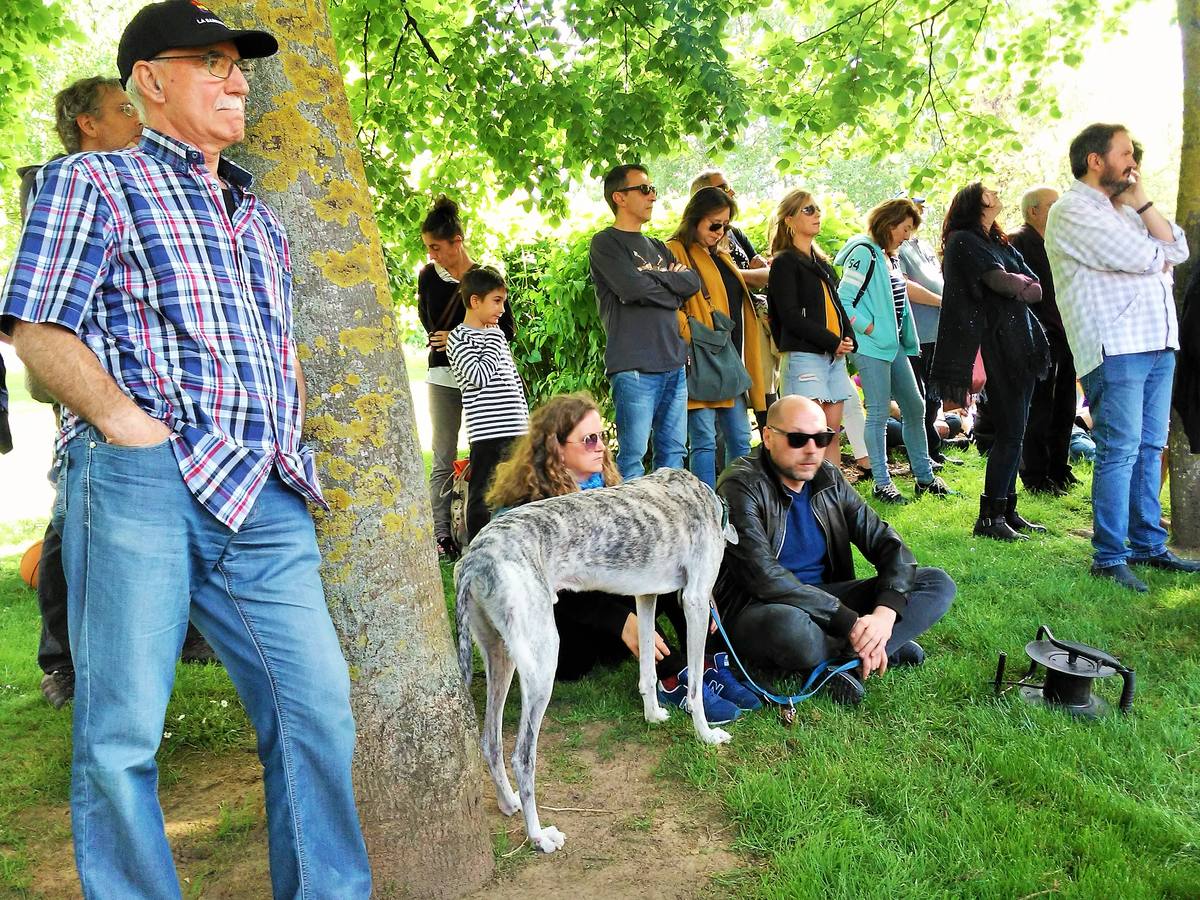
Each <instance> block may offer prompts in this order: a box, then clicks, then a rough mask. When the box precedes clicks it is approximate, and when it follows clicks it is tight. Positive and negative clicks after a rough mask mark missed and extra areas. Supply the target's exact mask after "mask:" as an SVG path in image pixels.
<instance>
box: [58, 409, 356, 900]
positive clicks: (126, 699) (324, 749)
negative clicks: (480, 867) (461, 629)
mask: <svg viewBox="0 0 1200 900" xmlns="http://www.w3.org/2000/svg"><path fill="white" fill-rule="evenodd" d="M66 479H67V481H66V517H65V522H64V533H63V561H64V565H65V569H66V572H67V583H68V586H69V587H68V612H69V619H70V635H71V648H72V650H73V653H74V658H75V710H74V725H73V727H74V755H73V759H72V766H71V827H72V832H73V835H74V840H75V862H76V865H77V866H78V869H79V878H80V881H81V883H82V885H83V891H84V895H85V896H86V897H89V898H93V897H94V898H109V897H121V898H131V900H132V898H138V900H141V898H172V900H174V898H178V897H179V896H180V891H179V882H178V879H177V877H176V874H175V866H174V864H173V862H172V859H171V850H170V847H169V846H168V845H167V838H166V834H165V833H164V830H163V816H162V810H161V809H160V807H159V804H158V795H157V788H158V769H157V766H156V765H155V759H154V757H155V752H156V751H157V750H158V746H159V743H160V741H161V740H162V737H163V720H164V717H165V715H166V710H167V701H168V699H169V698H170V696H171V689H172V686H173V684H174V681H175V660H176V658H177V657H178V656H179V650H180V647H181V646H182V644H183V638H184V632H185V631H186V630H187V622H188V614H189V608H190V613H191V616H192V618H193V619H194V621H195V622H196V624H197V625H198V626H199V628H200V630H201V632H202V633H203V634H204V636H205V637H206V638H207V639H208V642H209V643H210V644H211V645H212V647H213V649H214V650H215V651H216V653H217V655H218V657H220V659H221V661H222V662H223V663H224V664H225V668H226V670H227V671H228V673H229V676H230V678H231V679H232V680H233V683H234V685H235V686H236V687H237V690H238V694H239V695H240V696H241V698H242V702H243V704H244V706H245V708H246V712H247V713H248V715H249V716H250V719H251V721H252V722H253V723H254V727H255V730H256V732H257V735H258V755H259V759H260V760H261V761H262V764H263V782H264V788H265V794H266V805H267V828H268V843H269V855H270V863H271V882H272V886H273V892H274V896H275V897H289V898H291V897H314V898H315V897H355V898H358V897H366V896H368V895H369V893H370V890H371V873H370V868H369V865H368V862H367V855H366V847H365V845H364V843H363V838H362V833H361V831H360V829H359V823H358V816H357V813H356V811H355V806H354V796H353V790H352V785H351V781H350V762H351V757H352V756H353V752H354V720H353V718H352V717H351V713H350V696H349V695H350V679H349V673H348V672H347V668H346V662H345V659H344V658H343V656H342V652H341V647H340V646H339V644H338V639H337V635H336V633H335V632H334V629H333V624H332V622H331V621H330V618H329V611H328V609H327V607H326V605H325V598H324V594H323V591H322V588H321V581H320V578H319V576H318V573H317V567H318V565H319V564H320V556H319V554H318V551H317V543H316V535H315V532H314V530H313V523H312V517H311V516H310V515H309V512H308V509H307V507H306V506H305V503H304V501H303V500H302V499H301V497H300V496H299V495H298V494H296V493H295V492H294V491H292V490H290V489H289V488H287V487H286V486H285V485H284V483H283V482H282V481H281V480H280V479H279V478H278V476H276V475H272V476H271V477H270V479H269V480H268V481H267V483H266V485H265V486H264V488H263V490H262V493H261V494H260V495H259V497H258V499H257V500H256V502H255V504H254V508H253V510H252V511H251V513H250V515H249V517H248V518H247V519H246V521H245V524H243V526H242V528H241V530H240V531H238V532H236V533H234V532H232V531H230V530H229V529H228V528H227V527H225V526H224V525H222V524H221V523H219V522H218V521H217V520H216V519H215V518H213V516H212V515H211V514H210V513H209V512H208V511H207V510H206V509H205V508H204V507H203V506H201V505H200V503H199V502H198V501H197V500H196V499H195V498H194V497H193V496H192V494H191V493H190V492H189V491H188V489H187V487H186V486H185V485H184V483H183V478H182V476H181V475H180V472H179V465H178V463H177V462H176V460H175V455H174V453H173V452H172V450H171V447H170V444H169V443H168V441H164V442H163V443H161V444H157V445H154V446H151V447H145V448H129V447H118V446H115V445H111V444H107V443H105V442H104V439H103V438H102V437H101V436H100V435H99V433H97V432H96V431H94V430H92V429H89V430H88V431H87V432H84V433H83V434H81V435H80V436H79V437H77V438H75V439H74V440H73V441H72V442H71V443H70V445H69V446H68V448H67V470H66ZM93 650H94V651H96V655H95V657H94V658H93V656H92V651H93Z"/></svg>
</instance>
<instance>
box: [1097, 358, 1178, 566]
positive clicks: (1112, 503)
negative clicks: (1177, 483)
mask: <svg viewBox="0 0 1200 900" xmlns="http://www.w3.org/2000/svg"><path fill="white" fill-rule="evenodd" d="M1174 374H1175V351H1173V350H1157V351H1153V352H1150V353H1123V354H1121V355H1120V356H1105V357H1104V360H1103V362H1101V363H1100V365H1099V366H1098V367H1097V368H1095V369H1093V370H1092V371H1090V372H1088V373H1087V374H1086V375H1084V376H1083V377H1082V378H1080V381H1081V382H1082V384H1083V391H1084V393H1085V394H1086V395H1087V400H1088V406H1089V407H1090V408H1091V411H1092V422H1093V426H1092V437H1093V438H1094V439H1095V441H1096V465H1095V468H1094V469H1093V470H1092V520H1093V521H1092V531H1093V537H1092V549H1093V555H1092V559H1093V562H1095V564H1096V566H1097V567H1098V568H1107V567H1109V566H1119V565H1122V564H1124V563H1125V562H1126V561H1127V560H1128V559H1129V558H1130V556H1133V557H1135V558H1146V557H1149V556H1157V555H1158V554H1160V553H1162V552H1163V551H1164V550H1165V549H1166V546H1167V532H1166V529H1164V528H1163V527H1162V525H1161V524H1160V523H1161V519H1162V504H1161V503H1160V502H1159V499H1158V495H1159V491H1160V490H1161V489H1162V470H1161V468H1160V466H1161V461H1162V450H1163V446H1164V445H1165V444H1166V442H1167V429H1168V426H1169V424H1170V413H1171V388H1172V383H1173V378H1174ZM1126 540H1128V547H1127V546H1126Z"/></svg>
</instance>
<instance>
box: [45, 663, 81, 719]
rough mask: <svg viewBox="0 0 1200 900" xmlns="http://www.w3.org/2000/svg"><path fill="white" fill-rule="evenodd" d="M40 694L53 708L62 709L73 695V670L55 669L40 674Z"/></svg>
mask: <svg viewBox="0 0 1200 900" xmlns="http://www.w3.org/2000/svg"><path fill="white" fill-rule="evenodd" d="M42 696H43V697H45V698H46V702H47V703H49V704H50V705H51V706H53V707H54V708H55V709H62V708H63V707H64V706H66V705H67V704H68V703H70V702H71V700H72V699H73V698H74V697H75V670H74V669H55V670H54V671H53V672H47V673H46V674H45V675H43V676H42Z"/></svg>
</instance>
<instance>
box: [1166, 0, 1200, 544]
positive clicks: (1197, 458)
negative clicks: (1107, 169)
mask: <svg viewBox="0 0 1200 900" xmlns="http://www.w3.org/2000/svg"><path fill="white" fill-rule="evenodd" d="M1178 3H1179V28H1180V31H1181V32H1182V34H1183V146H1182V148H1181V150H1180V153H1179V199H1178V200H1177V201H1176V206H1175V219H1176V221H1177V222H1179V225H1180V227H1181V228H1183V230H1184V231H1185V232H1186V233H1187V239H1188V247H1190V248H1191V251H1192V258H1191V260H1189V261H1188V263H1187V265H1185V266H1181V267H1180V269H1179V271H1178V272H1176V276H1175V302H1176V304H1177V306H1178V309H1179V312H1180V313H1181V314H1182V313H1183V294H1184V291H1185V290H1186V288H1187V284H1188V279H1189V278H1190V277H1191V272H1192V266H1194V265H1195V264H1196V261H1197V258H1198V257H1200V0H1178ZM1170 447H1171V529H1172V532H1173V535H1172V536H1173V538H1174V541H1175V543H1176V544H1177V545H1178V546H1180V547H1184V548H1196V547H1200V455H1198V454H1194V453H1191V452H1189V447H1188V440H1187V436H1186V435H1185V434H1184V433H1183V428H1182V427H1181V426H1180V423H1179V417H1178V416H1173V417H1172V421H1171V440H1170Z"/></svg>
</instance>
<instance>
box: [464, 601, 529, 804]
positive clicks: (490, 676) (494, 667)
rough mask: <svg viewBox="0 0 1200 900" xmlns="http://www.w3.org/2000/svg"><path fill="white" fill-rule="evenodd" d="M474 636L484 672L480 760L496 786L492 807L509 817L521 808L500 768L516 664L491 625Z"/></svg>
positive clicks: (504, 772) (502, 762)
mask: <svg viewBox="0 0 1200 900" xmlns="http://www.w3.org/2000/svg"><path fill="white" fill-rule="evenodd" d="M475 634H476V636H477V639H478V640H479V644H480V649H482V650H483V663H484V669H485V670H486V671H487V710H486V711H485V712H484V714H483V741H482V743H483V758H484V760H486V762H487V767H488V771H490V772H491V773H492V781H493V782H495V784H496V805H497V806H499V807H500V812H502V813H504V815H506V816H511V815H512V814H513V813H515V812H516V811H517V810H518V809H520V808H521V801H520V800H519V799H517V794H516V792H515V791H514V790H513V788H512V784H510V783H509V780H508V772H507V771H506V770H505V768H504V733H503V726H504V702H505V701H506V700H507V699H508V689H509V687H510V686H511V685H512V677H513V672H514V671H516V664H515V663H514V662H513V660H512V657H511V656H509V655H508V651H507V650H506V649H505V648H504V642H503V641H502V640H500V635H499V634H497V633H496V630H495V629H494V628H493V627H492V625H491V623H483V627H482V628H481V627H480V625H479V624H478V623H477V624H476V626H475Z"/></svg>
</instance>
